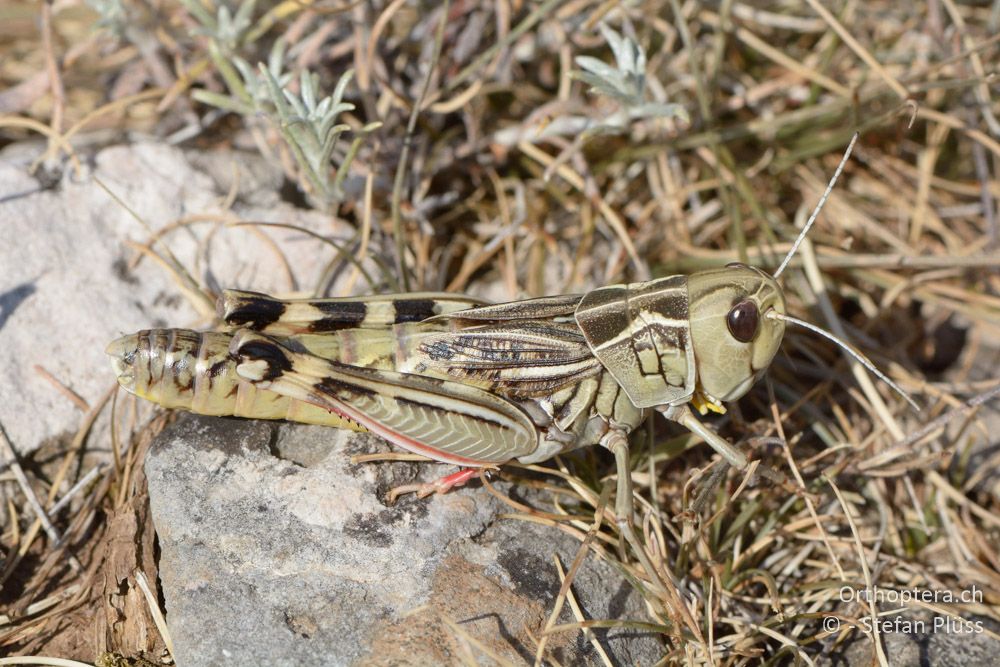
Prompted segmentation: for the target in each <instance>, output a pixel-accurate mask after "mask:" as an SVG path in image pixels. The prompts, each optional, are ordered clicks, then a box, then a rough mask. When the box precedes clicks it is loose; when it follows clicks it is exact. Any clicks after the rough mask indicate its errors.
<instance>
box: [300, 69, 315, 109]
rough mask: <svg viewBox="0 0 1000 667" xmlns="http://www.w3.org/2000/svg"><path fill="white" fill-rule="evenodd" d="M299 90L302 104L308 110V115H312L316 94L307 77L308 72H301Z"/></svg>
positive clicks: (309, 78) (311, 82)
mask: <svg viewBox="0 0 1000 667" xmlns="http://www.w3.org/2000/svg"><path fill="white" fill-rule="evenodd" d="M299 88H300V90H299V94H300V95H301V96H302V103H303V104H304V105H305V108H306V109H308V110H309V113H310V114H312V113H313V112H314V111H316V94H315V91H314V90H313V79H312V77H311V76H309V71H308V70H302V75H301V76H300V77H299Z"/></svg>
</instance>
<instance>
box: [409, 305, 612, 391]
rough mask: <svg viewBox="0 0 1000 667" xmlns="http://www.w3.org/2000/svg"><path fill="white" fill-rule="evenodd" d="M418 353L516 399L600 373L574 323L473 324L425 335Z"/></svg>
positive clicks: (442, 368) (451, 372) (436, 366)
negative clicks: (492, 385) (488, 384)
mask: <svg viewBox="0 0 1000 667" xmlns="http://www.w3.org/2000/svg"><path fill="white" fill-rule="evenodd" d="M419 352H420V355H421V357H422V358H423V359H424V363H426V364H427V366H428V367H429V368H434V369H436V370H439V371H443V372H446V373H448V374H449V375H452V376H454V377H459V378H472V379H476V380H485V381H488V382H490V383H492V384H494V385H495V386H496V387H497V388H498V389H499V390H501V391H503V393H504V394H506V395H508V396H511V397H517V398H525V397H531V396H541V395H548V394H551V393H553V392H554V391H556V390H558V389H559V388H560V387H563V386H565V385H567V384H570V383H573V382H578V381H580V380H582V379H584V378H586V377H590V376H593V375H596V374H598V373H599V372H600V371H601V363H600V362H599V361H598V360H597V358H596V357H594V355H593V353H592V352H591V350H590V347H589V346H588V345H587V341H586V339H585V338H584V337H583V335H582V334H581V333H580V331H579V328H578V327H577V326H576V325H575V324H570V325H558V324H550V323H545V322H533V321H528V322H509V323H504V324H489V325H479V326H472V327H468V328H464V329H460V330H458V331H452V332H442V333H440V334H436V335H430V336H426V337H424V338H423V339H422V341H421V344H420V349H419Z"/></svg>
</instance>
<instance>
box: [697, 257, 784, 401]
mask: <svg viewBox="0 0 1000 667" xmlns="http://www.w3.org/2000/svg"><path fill="white" fill-rule="evenodd" d="M688 298H689V308H690V318H691V339H692V342H693V344H694V353H695V357H696V358H697V367H698V384H699V386H700V388H701V390H702V391H703V392H705V393H706V394H708V395H709V396H711V397H713V398H716V399H718V400H720V401H732V400H736V399H737V398H739V397H740V396H743V394H745V393H747V391H749V390H750V387H752V386H753V384H754V382H756V381H757V379H758V378H759V377H760V376H761V375H763V374H764V372H765V371H766V370H767V367H768V366H769V365H770V364H771V360H772V359H773V358H774V355H775V353H777V351H778V346H779V345H781V338H782V336H783V335H784V333H785V323H784V321H783V320H780V319H777V318H775V317H768V312H769V311H772V310H773V311H775V312H776V313H777V314H779V315H784V314H785V296H784V293H783V292H782V291H781V288H780V287H779V286H778V283H777V282H776V281H775V280H774V278H772V277H771V276H769V275H768V274H766V273H764V272H763V271H761V270H760V269H755V268H753V267H750V266H746V265H745V264H730V265H728V266H727V267H726V268H724V269H713V270H710V271H701V272H699V273H695V274H693V275H691V276H689V277H688Z"/></svg>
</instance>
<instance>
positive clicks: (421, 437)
mask: <svg viewBox="0 0 1000 667" xmlns="http://www.w3.org/2000/svg"><path fill="white" fill-rule="evenodd" d="M230 351H231V352H232V353H234V354H236V355H237V356H238V357H239V359H240V363H239V364H238V365H237V368H236V372H237V373H238V374H239V375H240V376H241V377H243V378H244V379H246V380H249V381H251V382H253V383H254V384H256V385H257V386H260V387H262V388H266V389H268V390H270V391H272V392H274V393H276V394H280V395H282V396H288V397H290V398H295V399H297V400H300V401H306V402H308V403H312V404H313V405H317V406H320V407H323V408H326V409H327V410H330V411H331V412H334V413H336V414H339V415H341V416H343V417H346V418H348V419H352V420H354V421H356V422H358V423H359V424H361V425H362V426H364V427H365V428H367V429H368V430H370V431H372V432H373V433H377V434H378V435H381V436H382V437H384V438H385V439H386V440H388V441H389V442H391V443H393V444H395V445H398V446H399V447H402V448H404V449H407V450H410V451H412V452H416V453H418V454H423V455H425V456H429V457H431V458H434V459H436V460H439V461H443V462H446V463H454V464H456V465H463V466H483V465H489V464H499V463H505V462H507V461H510V460H511V459H515V458H518V457H521V456H525V455H527V454H530V453H531V452H533V451H534V450H535V449H536V448H537V446H538V434H537V431H536V429H535V426H534V424H533V423H532V421H531V420H530V419H529V418H528V416H527V414H525V412H524V411H523V410H521V408H519V407H518V406H516V405H515V404H513V403H511V402H510V401H506V400H504V399H502V398H500V397H498V396H495V395H493V394H491V393H489V392H487V391H484V390H482V389H478V388H475V387H470V386H467V385H463V384H461V383H459V382H453V381H450V380H440V379H436V378H429V377H424V376H421V375H414V374H410V373H398V372H394V371H384V370H376V369H371V368H361V367H357V366H351V365H348V364H343V363H339V362H336V361H327V360H325V359H320V358H319V357H316V356H313V355H311V354H305V353H299V352H293V351H292V350H289V349H288V348H286V347H284V346H283V345H281V344H280V343H279V342H278V341H276V340H275V339H273V338H269V337H267V336H262V335H260V334H254V333H251V332H248V331H243V332H240V333H238V334H237V335H236V337H235V338H234V340H233V344H232V347H231V348H230Z"/></svg>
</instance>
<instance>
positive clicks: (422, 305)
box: [216, 290, 484, 336]
mask: <svg viewBox="0 0 1000 667" xmlns="http://www.w3.org/2000/svg"><path fill="white" fill-rule="evenodd" d="M482 303H484V302H483V301H482V300H480V299H476V298H474V297H470V296H464V295H461V294H448V293H445V292H415V293H411V294H387V295H380V296H368V297H346V298H334V299H277V298H275V297H272V296H268V295H267V294H261V293H259V292H245V291H240V290H225V291H223V293H222V296H220V297H219V301H218V303H217V304H216V309H217V310H218V313H219V317H220V318H222V320H223V321H224V322H225V323H226V324H227V325H229V326H231V327H242V328H247V329H252V330H254V331H261V332H264V333H268V334H271V335H281V336H287V335H292V334H299V333H324V332H329V331H337V330H339V329H349V328H380V327H386V326H390V325H393V324H400V323H403V322H420V321H422V320H425V319H427V318H430V317H434V316H436V315H447V314H448V313H451V312H454V311H457V310H464V309H467V308H470V307H472V306H476V305H480V304H482Z"/></svg>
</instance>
